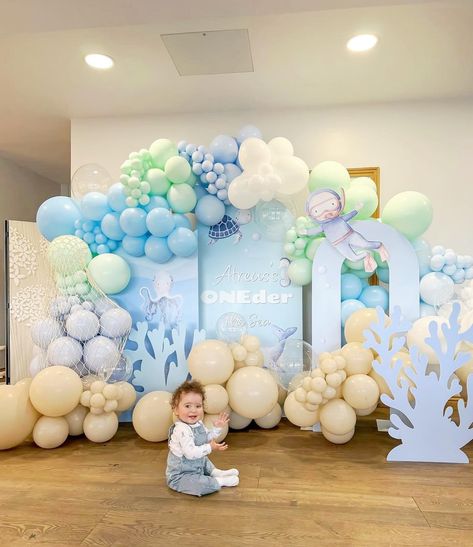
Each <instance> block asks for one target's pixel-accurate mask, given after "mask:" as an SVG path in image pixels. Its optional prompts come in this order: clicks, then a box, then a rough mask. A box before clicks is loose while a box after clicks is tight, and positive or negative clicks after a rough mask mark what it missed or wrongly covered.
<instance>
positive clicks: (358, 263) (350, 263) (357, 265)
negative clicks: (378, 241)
mask: <svg viewBox="0 0 473 547" xmlns="http://www.w3.org/2000/svg"><path fill="white" fill-rule="evenodd" d="M344 264H345V265H346V266H347V267H348V268H350V270H356V271H358V270H364V269H365V264H364V262H363V259H362V258H361V259H360V260H348V259H345V262H344Z"/></svg>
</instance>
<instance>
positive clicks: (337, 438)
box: [322, 427, 355, 444]
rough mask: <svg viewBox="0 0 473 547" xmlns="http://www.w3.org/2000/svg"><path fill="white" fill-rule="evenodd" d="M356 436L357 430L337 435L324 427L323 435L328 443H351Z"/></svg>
mask: <svg viewBox="0 0 473 547" xmlns="http://www.w3.org/2000/svg"><path fill="white" fill-rule="evenodd" d="M354 434H355V428H353V429H350V431H348V432H347V433H344V434H343V435H335V433H331V432H330V431H327V430H326V429H325V428H323V427H322V435H323V436H324V437H325V438H326V439H327V441H330V442H331V443H333V444H345V443H347V442H348V441H351V439H352V438H353V435H354Z"/></svg>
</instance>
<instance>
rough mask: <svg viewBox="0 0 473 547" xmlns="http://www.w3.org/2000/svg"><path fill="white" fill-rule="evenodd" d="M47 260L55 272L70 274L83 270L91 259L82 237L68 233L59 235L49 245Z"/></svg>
mask: <svg viewBox="0 0 473 547" xmlns="http://www.w3.org/2000/svg"><path fill="white" fill-rule="evenodd" d="M48 260H49V263H50V264H51V267H52V268H53V270H54V271H55V272H56V273H58V274H62V275H70V274H72V273H75V272H77V271H79V270H84V269H85V268H86V267H87V265H88V264H89V262H90V261H91V260H92V253H91V252H90V249H89V246H88V245H87V243H85V241H82V239H80V238H78V237H76V236H69V235H67V236H60V237H57V238H56V239H55V240H54V241H53V242H52V243H51V244H50V245H49V247H48Z"/></svg>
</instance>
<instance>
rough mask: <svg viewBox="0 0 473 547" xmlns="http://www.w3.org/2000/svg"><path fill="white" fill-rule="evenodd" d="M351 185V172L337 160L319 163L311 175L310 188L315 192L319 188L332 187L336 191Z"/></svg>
mask: <svg viewBox="0 0 473 547" xmlns="http://www.w3.org/2000/svg"><path fill="white" fill-rule="evenodd" d="M349 186H350V173H349V172H348V171H347V169H346V168H345V167H344V166H343V165H342V164H341V163H338V162H336V161H323V162H321V163H319V164H317V165H316V166H315V167H314V168H313V169H312V171H311V173H310V176H309V190H310V191H311V192H313V191H314V190H318V189H319V188H332V189H333V190H335V191H336V192H340V189H341V188H343V189H345V190H347V189H348V187H349Z"/></svg>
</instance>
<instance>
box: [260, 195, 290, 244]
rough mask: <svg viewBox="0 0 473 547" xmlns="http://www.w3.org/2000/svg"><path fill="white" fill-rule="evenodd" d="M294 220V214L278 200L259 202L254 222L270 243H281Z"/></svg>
mask: <svg viewBox="0 0 473 547" xmlns="http://www.w3.org/2000/svg"><path fill="white" fill-rule="evenodd" d="M294 220H295V215H294V212H293V211H292V210H290V209H289V208H288V207H286V206H285V205H284V204H283V203H281V202H280V201H278V200H271V201H268V202H264V201H263V202H259V203H258V204H257V206H256V209H255V222H256V224H258V226H259V228H260V231H261V233H262V234H263V235H264V236H265V237H266V238H267V239H269V240H270V241H283V240H284V236H285V235H286V232H287V230H288V229H289V228H290V227H291V226H292V224H293V222H294Z"/></svg>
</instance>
